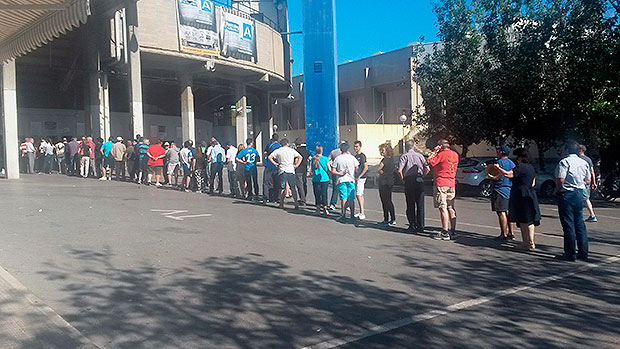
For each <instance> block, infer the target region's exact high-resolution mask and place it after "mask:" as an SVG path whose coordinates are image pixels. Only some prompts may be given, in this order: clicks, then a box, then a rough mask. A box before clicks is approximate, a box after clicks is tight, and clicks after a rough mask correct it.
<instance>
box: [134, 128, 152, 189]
mask: <svg viewBox="0 0 620 349" xmlns="http://www.w3.org/2000/svg"><path fill="white" fill-rule="evenodd" d="M150 145H151V141H149V140H148V139H147V138H144V139H141V140H140V142H139V143H138V145H137V149H136V150H137V152H138V157H137V159H136V161H137V164H138V168H137V169H136V173H137V175H138V184H140V183H145V184H146V183H147V182H146V179H147V176H148V163H149V157H148V156H147V155H146V152H147V151H148V150H149V146H150Z"/></svg>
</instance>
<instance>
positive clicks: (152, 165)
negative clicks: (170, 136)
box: [146, 140, 166, 187]
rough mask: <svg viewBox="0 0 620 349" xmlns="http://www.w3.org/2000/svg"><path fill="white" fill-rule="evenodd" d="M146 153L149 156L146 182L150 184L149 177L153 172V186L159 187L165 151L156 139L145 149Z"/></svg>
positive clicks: (162, 173)
mask: <svg viewBox="0 0 620 349" xmlns="http://www.w3.org/2000/svg"><path fill="white" fill-rule="evenodd" d="M146 155H147V156H148V157H149V161H148V163H147V165H148V166H149V177H148V184H151V178H152V177H153V174H155V186H157V187H161V183H159V180H160V179H161V178H162V177H163V175H164V158H165V157H166V151H165V150H164V148H163V147H162V146H161V141H160V140H157V142H155V144H153V145H151V146H150V147H149V149H148V150H147V151H146Z"/></svg>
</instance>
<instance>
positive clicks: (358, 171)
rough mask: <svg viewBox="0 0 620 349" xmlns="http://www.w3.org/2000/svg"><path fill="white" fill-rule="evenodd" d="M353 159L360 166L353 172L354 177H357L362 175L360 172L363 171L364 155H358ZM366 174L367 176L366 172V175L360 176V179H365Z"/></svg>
mask: <svg viewBox="0 0 620 349" xmlns="http://www.w3.org/2000/svg"><path fill="white" fill-rule="evenodd" d="M355 158H356V159H357V161H359V163H360V166H359V167H358V168H357V171H355V172H356V173H355V174H356V176H359V174H360V173H362V171H364V165H365V164H366V154H364V153H359V154H357V155H355ZM367 174H368V171H366V173H364V175H363V176H361V177H360V178H366V175H367Z"/></svg>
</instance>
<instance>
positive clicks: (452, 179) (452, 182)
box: [428, 139, 459, 240]
mask: <svg viewBox="0 0 620 349" xmlns="http://www.w3.org/2000/svg"><path fill="white" fill-rule="evenodd" d="M428 164H429V165H430V166H432V167H433V194H434V195H433V196H434V204H435V208H438V209H439V214H440V217H441V233H439V234H433V235H432V237H433V239H437V240H450V239H454V238H455V237H456V210H455V209H454V198H455V196H456V190H455V187H456V169H457V168H458V166H459V154H457V153H456V152H455V151H454V150H452V149H450V142H448V141H447V140H445V139H440V140H439V141H438V142H437V146H436V147H435V149H434V150H433V152H432V153H431V154H430V156H429V157H428Z"/></svg>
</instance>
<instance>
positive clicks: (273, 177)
mask: <svg viewBox="0 0 620 349" xmlns="http://www.w3.org/2000/svg"><path fill="white" fill-rule="evenodd" d="M281 146H282V145H280V143H279V142H278V134H277V133H274V134H273V136H272V137H271V142H270V143H269V144H267V146H266V147H265V151H264V152H263V159H267V158H269V155H271V153H273V151H274V150H276V149H278V148H280V147H281ZM278 177H279V176H278V168H277V167H276V166H275V165H274V164H272V163H271V161H265V172H263V201H264V202H268V201H271V202H277V201H278V190H277V189H276V186H275V184H276V183H280V181H279V180H278Z"/></svg>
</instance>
